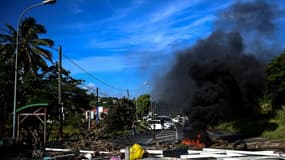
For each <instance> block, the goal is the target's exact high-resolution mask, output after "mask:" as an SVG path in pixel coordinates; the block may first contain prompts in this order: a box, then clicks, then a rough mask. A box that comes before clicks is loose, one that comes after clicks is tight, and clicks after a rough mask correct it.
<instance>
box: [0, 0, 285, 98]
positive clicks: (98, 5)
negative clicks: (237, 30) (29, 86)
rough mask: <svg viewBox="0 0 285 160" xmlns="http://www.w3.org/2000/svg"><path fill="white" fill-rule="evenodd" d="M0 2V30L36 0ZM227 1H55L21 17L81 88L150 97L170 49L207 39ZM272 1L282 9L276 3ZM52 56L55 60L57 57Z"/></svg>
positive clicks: (170, 57) (168, 59) (166, 64)
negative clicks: (38, 30) (39, 28)
mask: <svg viewBox="0 0 285 160" xmlns="http://www.w3.org/2000/svg"><path fill="white" fill-rule="evenodd" d="M272 1H274V0H272ZM0 2H1V5H0V15H1V16H0V17H1V19H0V25H1V28H3V27H4V24H6V23H9V24H12V25H13V26H16V22H17V19H18V16H19V15H20V13H21V12H22V11H23V10H24V9H25V8H27V7H28V6H30V5H32V4H36V3H39V2H41V0H0ZM233 2H234V1H231V0H226V1H225V0H215V1H213V0H155V1H152V0H57V2H56V3H55V4H53V5H46V6H40V7H37V8H34V9H32V10H31V11H29V12H28V13H27V14H25V16H24V17H27V16H32V17H35V18H36V20H37V22H38V23H40V24H43V25H44V26H45V27H46V29H47V31H48V32H47V34H45V35H43V37H48V38H51V39H53V40H54V41H55V46H54V47H55V48H57V47H58V46H59V45H62V48H63V54H64V56H65V57H68V59H66V58H65V57H64V58H63V67H64V68H66V69H68V70H69V71H71V75H72V76H73V77H75V78H78V79H84V80H85V84H86V85H88V86H91V87H93V88H96V87H99V90H100V92H102V93H106V94H107V95H109V96H119V97H122V96H126V93H127V89H129V91H130V97H134V96H137V95H139V94H142V93H150V92H151V90H152V88H153V83H152V82H153V81H154V80H155V77H156V76H158V75H160V74H164V73H165V72H167V69H168V68H169V64H170V62H171V61H172V60H173V58H174V56H175V51H177V50H180V49H183V48H185V47H190V46H191V45H192V44H194V43H195V42H196V41H197V40H198V39H202V38H204V37H206V36H207V35H209V34H210V33H211V31H212V23H213V21H215V18H216V14H217V12H218V11H219V10H221V9H224V8H226V7H228V6H229V5H230V4H231V3H233ZM274 2H276V3H278V5H281V4H282V5H283V6H284V4H283V2H282V0H276V1H274ZM53 54H54V58H53V59H54V61H57V59H58V56H57V53H56V52H55V51H53ZM69 59H71V60H72V61H73V62H75V63H76V64H78V65H80V66H81V67H82V68H83V69H84V70H86V71H87V72H88V73H90V74H92V75H93V76H90V75H88V74H86V73H84V72H83V71H82V70H80V69H78V68H77V67H76V66H75V65H74V64H72V63H70V61H69ZM96 78H97V79H100V81H98V80H97V79H96ZM101 81H104V83H102V82H101ZM146 81H147V82H148V84H147V85H145V84H144V82H146ZM106 84H107V85H106ZM110 86H111V87H110ZM114 88H115V89H114Z"/></svg>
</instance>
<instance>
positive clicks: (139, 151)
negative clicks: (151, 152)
mask: <svg viewBox="0 0 285 160" xmlns="http://www.w3.org/2000/svg"><path fill="white" fill-rule="evenodd" d="M143 154H144V149H143V147H142V146H140V145H139V144H136V143H135V144H134V145H133V146H132V147H131V148H130V160H135V159H140V158H142V157H143Z"/></svg>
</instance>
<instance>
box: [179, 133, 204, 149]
mask: <svg viewBox="0 0 285 160" xmlns="http://www.w3.org/2000/svg"><path fill="white" fill-rule="evenodd" d="M200 139H201V135H200V134H198V135H197V138H196V139H195V140H191V139H189V138H184V139H183V140H182V142H181V143H182V144H184V145H187V146H189V147H193V148H196V149H202V148H204V147H205V145H204V144H203V143H201V140H200Z"/></svg>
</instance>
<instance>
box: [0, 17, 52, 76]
mask: <svg viewBox="0 0 285 160" xmlns="http://www.w3.org/2000/svg"><path fill="white" fill-rule="evenodd" d="M6 27H7V29H8V30H7V31H6V34H0V42H1V43H2V44H3V45H4V46H5V48H6V49H7V54H11V48H12V49H15V48H16V47H15V46H16V45H15V44H16V36H17V31H16V29H15V28H13V27H12V26H11V25H9V24H7V25H6ZM44 33H46V29H45V27H44V26H43V25H41V24H38V23H37V22H36V20H35V19H34V18H32V17H29V18H26V19H24V20H23V21H22V22H21V24H20V26H19V50H18V53H19V54H18V56H19V61H18V66H19V70H20V71H22V73H27V72H29V73H32V74H33V75H37V73H38V71H39V70H40V69H42V70H45V69H46V68H48V64H47V60H48V61H50V62H52V53H51V52H50V51H49V50H47V47H52V46H53V45H54V42H53V41H52V40H51V39H47V38H40V37H39V35H40V34H44ZM8 50H9V52H8ZM13 51H15V50H13ZM13 53H15V52H13Z"/></svg>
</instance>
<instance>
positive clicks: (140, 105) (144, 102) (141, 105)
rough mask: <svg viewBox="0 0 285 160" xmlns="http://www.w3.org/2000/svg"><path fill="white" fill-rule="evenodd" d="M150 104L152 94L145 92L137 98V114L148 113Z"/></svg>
mask: <svg viewBox="0 0 285 160" xmlns="http://www.w3.org/2000/svg"><path fill="white" fill-rule="evenodd" d="M149 106H150V95H149V94H143V95H141V96H139V97H138V99H137V100H136V114H137V115H138V116H142V115H143V114H147V113H148V109H149Z"/></svg>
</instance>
